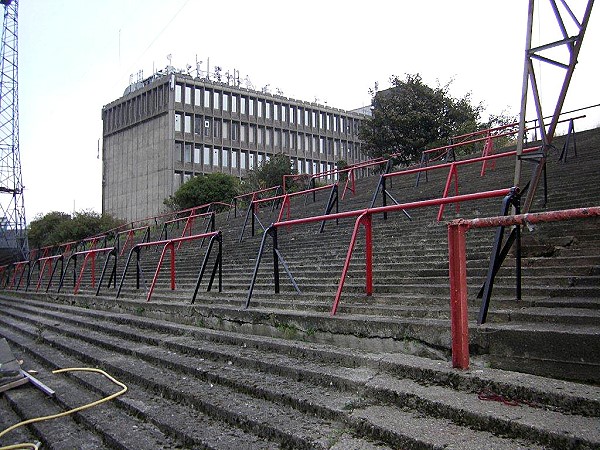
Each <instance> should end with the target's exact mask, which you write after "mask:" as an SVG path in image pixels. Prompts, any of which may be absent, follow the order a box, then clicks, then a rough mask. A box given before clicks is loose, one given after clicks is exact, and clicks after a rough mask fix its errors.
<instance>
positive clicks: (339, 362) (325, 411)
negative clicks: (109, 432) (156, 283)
mask: <svg viewBox="0 0 600 450" xmlns="http://www.w3.org/2000/svg"><path fill="white" fill-rule="evenodd" d="M0 301H1V302H2V306H3V308H4V310H5V311H6V315H4V316H3V317H2V318H0V322H1V323H2V325H3V327H2V330H3V331H2V334H3V335H6V336H7V337H8V338H9V339H10V341H11V342H13V343H14V345H16V346H17V347H18V348H19V349H21V350H22V351H23V352H24V354H25V355H27V356H29V357H31V358H32V360H33V361H35V362H37V363H38V364H44V363H45V364H49V363H50V364H52V363H53V362H54V361H59V362H61V363H63V364H67V363H68V364H74V363H79V364H102V365H103V366H105V367H106V368H107V369H109V370H110V371H111V372H112V373H113V374H114V375H116V376H118V377H120V378H121V379H122V380H123V381H125V382H127V383H130V384H131V386H132V387H133V388H134V389H135V390H134V394H133V398H126V397H123V399H121V400H119V401H118V402H116V403H115V405H114V406H113V407H112V408H113V409H114V410H115V412H114V414H115V417H116V416H119V417H123V416H124V420H131V419H129V417H130V416H129V415H136V414H139V415H140V416H141V417H149V418H151V419H152V422H154V423H153V426H155V427H156V428H157V429H158V430H157V431H156V432H155V433H158V432H159V431H160V432H162V433H164V435H166V436H164V435H163V436H160V434H158V437H154V436H150V437H148V438H153V437H154V438H155V439H163V440H168V439H173V437H172V436H171V435H177V437H178V438H180V439H181V438H182V437H184V439H185V441H184V442H185V443H186V444H188V445H194V444H196V445H198V444H200V443H206V442H208V439H209V438H208V435H207V434H204V435H202V434H201V433H202V432H201V431H198V428H204V427H198V426H197V423H203V422H208V425H209V427H207V429H208V431H213V432H214V431H217V432H218V431H219V430H218V427H219V425H221V426H222V427H225V426H227V428H228V429H229V430H230V431H229V432H228V433H226V434H225V436H226V438H227V439H231V441H228V442H227V443H228V444H229V445H231V444H232V443H235V442H239V441H237V440H234V439H241V438H244V439H248V442H250V443H252V442H259V441H260V439H263V440H265V441H268V442H272V443H278V444H280V445H284V446H292V447H302V446H310V447H313V448H315V447H316V448H329V447H331V446H333V445H342V446H341V447H340V448H344V445H349V444H350V442H352V443H353V445H355V446H356V448H375V447H377V448H381V447H383V448H386V447H389V448H396V447H398V446H401V447H411V448H425V447H428V446H431V445H442V444H444V445H450V446H460V447H461V448H480V446H481V445H482V444H483V443H486V442H487V443H488V445H491V444H493V446H494V448H542V447H544V446H549V447H557V448H558V447H561V446H562V447H564V446H572V447H586V446H588V447H593V446H595V445H597V444H598V443H600V430H599V429H598V427H597V424H598V420H599V419H598V417H599V415H600V401H599V400H598V395H597V394H598V392H597V388H594V387H591V386H583V385H577V384H574V383H567V382H553V381H551V380H550V381H549V380H547V379H544V378H540V377H535V376H531V375H518V376H515V374H513V373H510V372H504V371H498V370H494V369H486V368H480V369H477V370H473V371H470V372H462V373H461V372H456V371H452V370H451V369H449V368H448V366H447V364H446V363H443V364H440V363H439V362H437V363H435V362H434V361H432V360H429V359H423V358H418V357H414V356H412V357H408V356H407V357H403V358H398V357H397V355H394V354H388V353H378V354H372V353H364V352H355V351H351V350H347V349H345V350H344V349H342V348H340V347H333V346H330V345H321V344H307V343H303V342H301V341H297V340H282V339H276V338H260V339H259V338H254V339H252V338H251V337H250V336H248V335H247V334H240V333H236V332H215V331H212V330H209V329H205V328H203V327H197V326H196V327H190V326H184V325H175V324H172V323H168V322H162V321H154V322H148V321H147V320H144V319H142V318H140V317H136V316H130V315H128V314H121V313H103V312H101V311H95V310H92V309H88V310H81V309H80V308H75V307H72V306H68V305H58V304H55V305H53V306H52V307H51V308H48V307H47V305H46V303H45V302H34V301H26V302H23V303H21V304H16V303H6V302H5V301H4V300H0ZM109 333H110V336H111V337H110V339H109V338H107V336H108V334H109ZM36 339H37V340H38V342H39V343H46V344H48V346H40V345H37V346H36V345H32V343H33V342H34V340H36ZM67 361H68V362H67ZM73 361H75V362H73ZM174 379H178V380H180V379H182V380H186V382H185V383H181V382H180V383H178V389H176V390H175V389H174V388H173V387H171V384H172V383H171V382H170V380H174ZM87 386H89V384H88V385H87ZM87 386H86V387H87ZM131 390H133V389H131ZM155 392H160V393H161V398H160V400H159V404H162V405H161V406H162V407H163V408H167V410H168V411H171V410H174V411H176V415H177V414H178V415H179V416H182V412H181V411H180V406H181V407H183V409H184V411H185V410H186V409H187V410H190V414H191V416H189V417H194V419H195V420H194V421H195V422H196V424H194V429H196V430H197V431H196V436H191V434H192V433H191V430H190V427H189V426H188V427H187V428H186V426H185V423H186V422H188V423H189V421H185V420H184V421H183V423H182V424H179V425H178V426H177V425H174V424H172V425H171V426H169V424H168V423H165V421H166V420H168V419H166V418H164V415H163V418H162V421H161V419H160V418H159V417H157V416H158V415H157V414H156V413H154V416H153V408H154V411H156V405H153V406H146V403H147V401H148V400H147V398H148V396H149V395H152V394H154V393H155ZM488 398H489V399H490V400H491V399H493V398H499V399H503V400H505V402H506V404H503V403H502V402H486V401H485V399H488ZM136 399H139V402H136V401H135V400H136ZM508 405H515V406H508ZM516 405H518V406H516ZM513 408H518V410H514V409H513ZM215 422H216V423H215ZM299 423H301V424H302V426H301V427H298V426H297V425H298V424H299ZM408 425H411V426H408ZM96 426H97V428H98V429H100V430H102V432H106V428H107V427H108V425H107V423H106V421H103V422H102V421H100V419H99V420H98V423H97V424H96ZM173 428H175V429H176V430H177V431H176V432H174V430H173ZM433 429H435V430H436V432H435V433H432V432H431V430H433ZM594 430H595V431H594ZM206 431H207V430H205V432H206ZM224 431H225V429H224V428H223V429H222V430H221V433H223V432H224ZM198 434H201V435H200V436H198ZM182 435H183V436H182ZM499 435H501V436H503V437H498V436H499ZM130 438H132V439H133V437H130ZM251 448H253V446H251Z"/></svg>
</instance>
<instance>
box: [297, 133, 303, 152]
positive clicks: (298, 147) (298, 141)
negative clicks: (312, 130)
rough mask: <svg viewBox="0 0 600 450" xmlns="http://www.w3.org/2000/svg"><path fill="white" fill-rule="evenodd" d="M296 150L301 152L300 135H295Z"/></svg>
mask: <svg viewBox="0 0 600 450" xmlns="http://www.w3.org/2000/svg"><path fill="white" fill-rule="evenodd" d="M296 148H297V149H298V150H302V135H301V134H298V135H296Z"/></svg>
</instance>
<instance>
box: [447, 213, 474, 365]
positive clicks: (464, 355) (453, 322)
mask: <svg viewBox="0 0 600 450" xmlns="http://www.w3.org/2000/svg"><path fill="white" fill-rule="evenodd" d="M467 231H468V226H466V225H464V224H462V223H450V224H449V225H448V260H449V272H450V333H451V336H452V367H454V368H455V369H468V368H469V314H468V308H467V251H466V243H465V241H466V239H465V235H466V232H467Z"/></svg>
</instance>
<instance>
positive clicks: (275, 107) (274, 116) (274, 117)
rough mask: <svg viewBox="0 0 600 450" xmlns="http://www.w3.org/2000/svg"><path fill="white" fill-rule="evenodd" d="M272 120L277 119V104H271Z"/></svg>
mask: <svg viewBox="0 0 600 450" xmlns="http://www.w3.org/2000/svg"><path fill="white" fill-rule="evenodd" d="M273 120H279V105H278V104H274V105H273Z"/></svg>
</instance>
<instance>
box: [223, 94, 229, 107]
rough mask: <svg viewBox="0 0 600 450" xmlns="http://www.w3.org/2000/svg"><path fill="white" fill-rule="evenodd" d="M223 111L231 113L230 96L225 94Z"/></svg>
mask: <svg viewBox="0 0 600 450" xmlns="http://www.w3.org/2000/svg"><path fill="white" fill-rule="evenodd" d="M223 111H229V95H227V94H223Z"/></svg>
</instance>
